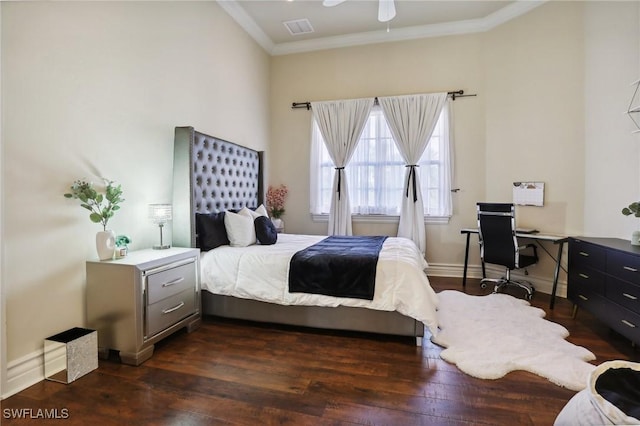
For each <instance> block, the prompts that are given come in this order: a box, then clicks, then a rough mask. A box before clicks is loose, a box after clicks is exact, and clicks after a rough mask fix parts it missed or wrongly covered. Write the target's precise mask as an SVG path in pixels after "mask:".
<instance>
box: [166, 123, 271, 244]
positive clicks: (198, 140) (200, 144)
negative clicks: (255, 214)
mask: <svg viewBox="0 0 640 426" xmlns="http://www.w3.org/2000/svg"><path fill="white" fill-rule="evenodd" d="M173 150H174V152H173V245H174V246H177V247H196V228H195V214H196V213H216V212H220V211H224V210H227V209H241V208H242V207H245V206H247V207H253V208H255V207H258V206H259V205H260V204H261V203H263V200H264V188H263V166H262V160H263V152H262V151H255V150H253V149H249V148H246V147H243V146H240V145H237V144H234V143H232V142H228V141H225V140H222V139H218V138H216V137H213V136H209V135H206V134H204V133H200V132H197V131H195V130H194V128H193V127H176V130H175V139H174V147H173Z"/></svg>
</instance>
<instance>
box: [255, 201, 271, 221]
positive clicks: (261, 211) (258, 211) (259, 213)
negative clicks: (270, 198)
mask: <svg viewBox="0 0 640 426" xmlns="http://www.w3.org/2000/svg"><path fill="white" fill-rule="evenodd" d="M253 213H255V215H254V216H253V218H254V219H255V218H256V217H258V216H266V217H269V213H267V208H266V207H265V206H264V204H260V206H259V207H258V208H257V209H256V211H255V212H253Z"/></svg>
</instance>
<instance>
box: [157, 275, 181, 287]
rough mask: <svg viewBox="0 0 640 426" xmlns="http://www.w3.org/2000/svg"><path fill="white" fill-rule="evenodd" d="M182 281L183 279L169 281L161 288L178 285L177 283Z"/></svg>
mask: <svg viewBox="0 0 640 426" xmlns="http://www.w3.org/2000/svg"><path fill="white" fill-rule="evenodd" d="M182 281H184V277H180V278H176V279H175V280H171V281H168V282H166V283H164V284H162V287H169V286H171V285H174V284H178V283H179V282H182Z"/></svg>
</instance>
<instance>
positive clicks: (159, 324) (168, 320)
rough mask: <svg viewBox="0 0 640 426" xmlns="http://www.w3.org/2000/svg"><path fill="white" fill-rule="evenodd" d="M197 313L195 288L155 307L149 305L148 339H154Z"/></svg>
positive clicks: (162, 301)
mask: <svg viewBox="0 0 640 426" xmlns="http://www.w3.org/2000/svg"><path fill="white" fill-rule="evenodd" d="M195 311H196V292H195V288H189V289H187V290H184V291H183V292H181V293H178V294H176V295H174V296H171V297H168V298H166V299H164V300H161V301H160V302H157V303H154V304H153V305H149V306H148V307H147V333H146V337H152V336H153V335H154V334H156V333H159V332H161V331H163V330H164V329H166V328H167V327H169V326H171V325H173V324H175V323H177V322H178V321H180V320H181V319H182V318H185V317H187V316H189V315H191V314H193V313H194V312H195Z"/></svg>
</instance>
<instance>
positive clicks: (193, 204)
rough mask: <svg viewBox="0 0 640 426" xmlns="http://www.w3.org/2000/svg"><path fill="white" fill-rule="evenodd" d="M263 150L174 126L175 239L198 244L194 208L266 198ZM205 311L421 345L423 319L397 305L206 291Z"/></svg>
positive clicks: (181, 243)
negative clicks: (299, 301) (314, 302)
mask: <svg viewBox="0 0 640 426" xmlns="http://www.w3.org/2000/svg"><path fill="white" fill-rule="evenodd" d="M263 160H264V155H263V152H259V151H255V150H252V149H249V148H246V147H243V146H240V145H236V144H234V143H231V142H228V141H225V140H222V139H218V138H215V137H213V136H209V135H206V134H204V133H200V132H197V131H195V130H194V128H193V127H176V129H175V142H174V163H173V244H174V245H175V246H178V247H198V241H197V235H196V229H195V214H196V213H215V212H219V211H223V210H227V209H240V208H242V207H245V206H247V207H253V208H255V207H258V206H259V205H260V204H262V203H263V199H264V192H265V191H264V184H263V170H264V169H263ZM202 313H203V314H204V315H213V316H218V317H224V318H233V319H242V320H250V321H258V322H266V323H275V324H287V325H294V326H303V327H313V328H322V329H332V330H350V331H361V332H369V333H379V334H392V335H400V336H411V337H415V338H416V343H417V344H418V345H422V336H424V324H422V323H421V322H419V321H416V320H415V319H413V318H410V317H407V316H404V315H402V314H400V313H398V312H395V311H391V312H390V311H378V310H373V309H366V308H354V307H345V306H338V307H335V308H333V307H319V306H285V305H278V304H274V303H266V302H261V301H256V300H248V299H241V298H236V297H230V296H221V295H216V294H213V293H210V292H208V291H202Z"/></svg>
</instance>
